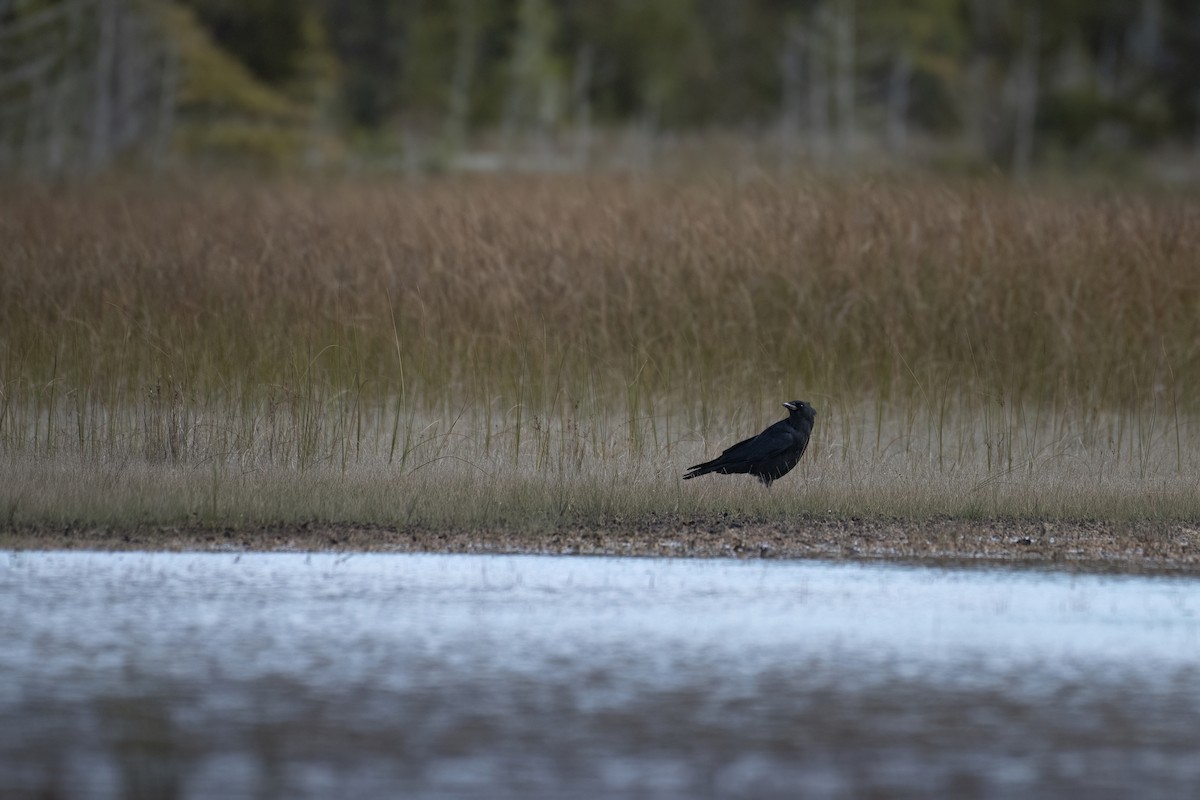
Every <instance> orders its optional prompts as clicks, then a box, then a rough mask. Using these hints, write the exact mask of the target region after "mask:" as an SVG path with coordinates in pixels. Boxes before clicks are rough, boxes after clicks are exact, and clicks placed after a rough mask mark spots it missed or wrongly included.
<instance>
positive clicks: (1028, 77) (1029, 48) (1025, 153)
mask: <svg viewBox="0 0 1200 800" xmlns="http://www.w3.org/2000/svg"><path fill="white" fill-rule="evenodd" d="M1040 23H1041V21H1040V18H1039V16H1038V11H1037V9H1036V8H1030V9H1029V10H1028V11H1026V12H1025V41H1024V42H1023V44H1022V47H1021V54H1020V56H1019V57H1018V60H1017V65H1016V80H1015V87H1014V88H1015V92H1016V98H1015V99H1016V114H1015V120H1014V130H1013V163H1012V167H1013V174H1014V175H1016V176H1017V177H1018V178H1024V177H1026V176H1027V175H1028V174H1029V168H1030V166H1031V165H1032V164H1033V148H1034V137H1035V134H1036V126H1037V103H1038V48H1039V47H1040V44H1041V43H1040V38H1041V30H1040V29H1041V24H1040Z"/></svg>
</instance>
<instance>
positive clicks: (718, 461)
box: [688, 420, 799, 470]
mask: <svg viewBox="0 0 1200 800" xmlns="http://www.w3.org/2000/svg"><path fill="white" fill-rule="evenodd" d="M798 444H799V441H798V439H797V437H796V434H795V433H794V432H793V430H792V426H791V425H789V424H788V422H787V420H780V421H779V422H776V423H775V424H774V425H772V426H771V427H769V428H767V429H766V430H765V431H763V432H762V433H760V434H758V435H757V436H751V437H750V438H749V439H745V440H743V441H740V442H738V443H737V444H735V445H733V446H732V447H729V448H727V449H726V450H725V451H724V452H723V453H721V455H719V456H717V457H716V458H714V459H713V460H712V461H705V462H704V463H703V464H697V465H696V466H694V467H689V468H688V469H690V470H709V469H715V468H720V467H727V466H730V465H732V464H746V465H747V466H749V465H753V464H755V463H757V462H759V461H765V460H767V459H771V458H776V457H778V456H782V455H784V454H785V453H787V452H788V451H789V450H791V449H793V448H794V447H796V446H797V445H798Z"/></svg>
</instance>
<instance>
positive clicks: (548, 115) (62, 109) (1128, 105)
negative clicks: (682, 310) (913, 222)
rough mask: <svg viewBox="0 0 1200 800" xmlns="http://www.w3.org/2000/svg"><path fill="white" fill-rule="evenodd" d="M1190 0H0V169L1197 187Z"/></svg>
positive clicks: (1197, 9)
mask: <svg viewBox="0 0 1200 800" xmlns="http://www.w3.org/2000/svg"><path fill="white" fill-rule="evenodd" d="M1197 76H1200V3H1196V2H1195V0H1056V2H1053V3H1043V2H1038V1H1037V0H910V1H909V2H905V3H895V2H885V0H653V1H649V0H605V1H601V0H425V1H423V0H354V1H353V2H346V1H344V0H175V1H174V2H168V1H167V0H0V172H3V173H8V174H24V175H35V176H37V175H71V174H81V173H87V172H94V171H98V170H104V169H108V168H111V167H113V166H114V165H115V166H143V165H151V166H153V165H161V164H163V163H180V162H182V163H200V164H225V163H233V164H240V163H249V164H255V165H266V166H272V167H278V168H305V167H306V168H315V169H329V168H333V169H351V170H381V169H405V170H442V169H475V170H487V169H499V168H523V169H537V170H565V169H580V168H585V167H599V168H604V167H634V168H636V167H639V166H646V165H649V164H659V163H662V161H663V159H665V158H669V157H680V158H685V159H686V158H687V154H689V153H691V154H693V155H694V157H695V158H697V159H704V158H712V157H713V154H714V153H717V152H721V151H720V149H719V148H720V147H721V146H726V147H728V148H731V152H737V153H744V154H749V156H750V157H751V158H753V159H756V160H757V161H758V162H760V163H770V164H782V165H786V164H789V163H794V164H875V163H888V162H891V161H896V162H900V163H915V164H925V165H930V166H934V167H937V168H942V169H949V170H979V169H988V170H991V169H1000V170H1003V171H1006V172H1011V173H1013V174H1016V175H1024V174H1027V173H1029V172H1030V171H1031V170H1036V169H1048V170H1062V171H1077V170H1100V171H1106V172H1112V173H1123V174H1132V173H1136V174H1152V175H1156V176H1160V177H1169V178H1172V179H1175V180H1188V179H1193V178H1196V177H1197V176H1200V166H1198V164H1200V81H1198V80H1197Z"/></svg>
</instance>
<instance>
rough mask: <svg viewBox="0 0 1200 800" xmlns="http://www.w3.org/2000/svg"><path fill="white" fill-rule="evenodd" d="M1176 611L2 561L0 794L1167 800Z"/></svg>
mask: <svg viewBox="0 0 1200 800" xmlns="http://www.w3.org/2000/svg"><path fill="white" fill-rule="evenodd" d="M1198 590H1200V583H1198V582H1196V581H1195V580H1189V579H1179V578H1141V577H1123V578H1118V577H1098V576H1078V575H1064V574H1053V573H1038V572H1013V571H984V570H943V569H929V568H913V567H899V566H886V565H856V564H821V563H797V562H791V563H786V562H784V563H781V562H769V561H768V562H731V561H678V560H648V559H647V560H633V559H587V558H580V557H574V558H547V557H508V556H478V557H475V556H434V555H427V556H420V555H361V556H352V557H346V556H336V555H313V556H305V555H282V554H275V555H241V556H236V555H178V554H86V553H85V554H79V553H51V554H29V553H7V554H5V553H0V642H2V646H0V675H2V676H3V680H0V797H4V798H24V797H29V798H34V797H37V798H44V797H71V798H76V797H78V798H117V797H122V798H124V797H134V798H141V797H145V798H172V797H181V798H251V797H254V798H259V797H279V798H326V797H363V798H370V797H381V798H382V797H418V798H441V797H445V798H451V797H453V798H461V797H479V798H542V797H545V798H551V797H553V798H560V797H612V796H628V797H638V798H703V797H720V798H729V797H733V798H736V797H745V798H772V797H780V798H784V797H787V798H791V797H806V798H809V797H812V798H820V797H831V798H833V797H858V796H864V795H869V794H872V793H876V794H885V795H888V796H913V797H917V796H929V795H939V796H945V797H951V796H953V797H975V796H978V797H1027V796H1031V795H1038V796H1042V797H1045V796H1061V797H1069V796H1088V797H1127V796H1133V795H1137V796H1141V797H1150V796H1175V797H1180V796H1193V795H1192V791H1194V790H1195V788H1196V787H1197V786H1200V757H1197V752H1198V750H1197V744H1196V741H1197V738H1196V736H1197V733H1196V732H1197V731H1200V667H1198V665H1197V658H1198V656H1200V591H1198Z"/></svg>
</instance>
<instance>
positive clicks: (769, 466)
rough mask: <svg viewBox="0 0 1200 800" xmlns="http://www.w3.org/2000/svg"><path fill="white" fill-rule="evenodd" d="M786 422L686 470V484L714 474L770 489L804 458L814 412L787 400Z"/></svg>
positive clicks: (800, 402)
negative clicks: (748, 478) (745, 477)
mask: <svg viewBox="0 0 1200 800" xmlns="http://www.w3.org/2000/svg"><path fill="white" fill-rule="evenodd" d="M783 407H784V408H786V409H787V410H788V416H787V419H781V420H779V422H776V423H775V424H774V425H772V426H771V427H769V428H767V429H766V430H765V431H763V432H762V433H760V434H759V435H758V436H752V437H751V438H749V439H746V440H745V441H743V442H738V443H737V444H735V445H734V446H733V447H730V448H729V449H728V450H726V451H725V452H724V453H721V455H719V456H717V457H716V458H714V459H713V460H712V461H705V462H704V463H703V464H697V465H695V466H694V467H688V471H687V474H686V475H684V476H683V479H684V480H685V481H686V480H688V479H690V478H697V477H699V476H701V475H707V474H708V473H710V472H715V473H717V474H719V475H732V474H736V473H749V474H751V475H753V476H754V477H756V478H758V479H759V480H760V481H762V482H763V484H764V485H765V486H768V487H769V486H770V485H771V481H774V480H777V479H779V478H782V477H783V476H784V475H786V474H788V473H789V472H791V470H792V467H794V466H796V463H797V462H799V461H800V456H802V455H804V449H805V448H806V447H808V439H809V437H810V436H812V429H813V422H814V421H815V420H816V418H817V412H816V411H815V410H814V409H813V407H812V406H810V405H809V404H808V403H806V402H804V401H803V400H788V401H787V402H786V403H784V404H783Z"/></svg>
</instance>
